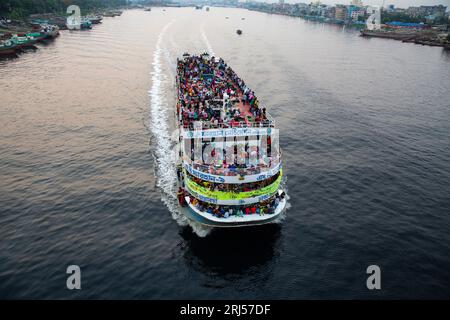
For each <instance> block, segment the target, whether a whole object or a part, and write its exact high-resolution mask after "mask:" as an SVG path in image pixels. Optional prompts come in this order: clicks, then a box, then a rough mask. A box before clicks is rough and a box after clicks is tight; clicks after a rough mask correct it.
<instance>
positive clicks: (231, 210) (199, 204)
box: [191, 191, 286, 218]
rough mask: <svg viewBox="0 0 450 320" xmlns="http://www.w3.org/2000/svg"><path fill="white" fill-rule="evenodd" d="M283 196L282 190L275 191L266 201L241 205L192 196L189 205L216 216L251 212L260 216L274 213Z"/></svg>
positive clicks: (240, 214)
mask: <svg viewBox="0 0 450 320" xmlns="http://www.w3.org/2000/svg"><path fill="white" fill-rule="evenodd" d="M285 197H286V194H285V193H284V191H283V192H282V193H281V194H278V193H277V194H276V196H274V197H273V198H272V199H269V200H267V201H263V202H259V203H255V204H250V205H243V206H219V205H216V204H212V203H208V202H204V201H201V200H198V199H197V198H192V200H191V205H192V206H194V207H195V208H196V209H197V210H199V211H201V212H207V213H210V214H212V215H213V216H215V217H217V218H228V217H231V216H237V217H243V216H245V215H251V214H258V215H261V216H262V215H265V214H274V213H275V210H276V208H277V207H278V205H279V204H280V202H281V201H283V199H284V198H285Z"/></svg>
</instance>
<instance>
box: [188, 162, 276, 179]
mask: <svg viewBox="0 0 450 320" xmlns="http://www.w3.org/2000/svg"><path fill="white" fill-rule="evenodd" d="M185 163H186V164H188V165H189V166H191V167H192V168H194V169H195V170H198V171H201V172H203V173H206V174H213V175H217V176H231V177H232V176H248V175H255V174H263V173H267V172H268V171H270V170H273V169H277V171H278V170H279V169H280V168H281V158H280V157H277V158H276V159H272V160H271V162H270V164H268V165H261V164H257V165H246V166H245V167H232V168H230V167H226V166H224V165H215V164H210V165H206V164H200V163H195V162H193V161H191V159H185Z"/></svg>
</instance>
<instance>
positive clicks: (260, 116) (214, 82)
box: [177, 56, 268, 128]
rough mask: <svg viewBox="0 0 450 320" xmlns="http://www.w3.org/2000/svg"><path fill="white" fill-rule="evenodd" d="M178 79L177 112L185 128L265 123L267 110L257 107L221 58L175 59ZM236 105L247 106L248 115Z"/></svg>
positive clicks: (243, 85)
mask: <svg viewBox="0 0 450 320" xmlns="http://www.w3.org/2000/svg"><path fill="white" fill-rule="evenodd" d="M178 76H179V101H178V104H177V111H178V113H181V120H180V121H181V124H182V125H183V126H184V127H185V128H192V127H193V122H194V121H203V124H204V126H209V127H238V126H243V124H244V125H245V126H247V125H248V126H251V125H252V123H255V124H256V125H259V126H262V125H263V124H267V123H268V119H267V114H266V108H260V106H259V101H258V99H257V97H256V96H255V94H254V92H253V91H252V90H250V89H249V88H248V87H247V85H246V84H245V82H244V81H243V80H242V79H241V78H239V77H238V76H237V75H236V73H235V72H234V71H233V70H232V69H231V68H230V67H229V66H228V65H227V64H226V63H225V62H224V61H223V60H222V59H219V60H218V61H216V59H215V57H212V58H211V59H204V58H203V57H202V56H189V57H187V58H185V59H184V60H178ZM222 100H223V101H224V102H225V106H224V108H223V106H222ZM239 102H242V104H243V105H244V106H247V105H248V106H249V112H250V115H249V114H242V113H241V110H240V109H239V107H237V106H236V104H239ZM217 106H219V107H217ZM249 118H250V119H249Z"/></svg>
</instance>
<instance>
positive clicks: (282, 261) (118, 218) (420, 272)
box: [0, 8, 450, 299]
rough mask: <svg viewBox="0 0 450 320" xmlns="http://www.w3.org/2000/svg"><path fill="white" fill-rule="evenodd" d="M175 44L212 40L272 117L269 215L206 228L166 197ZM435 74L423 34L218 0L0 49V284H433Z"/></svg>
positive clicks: (418, 287) (195, 291)
mask: <svg viewBox="0 0 450 320" xmlns="http://www.w3.org/2000/svg"><path fill="white" fill-rule="evenodd" d="M226 16H229V19H225V17H226ZM242 17H245V18H246V19H245V20H241V18H242ZM236 29H242V30H243V35H242V36H237V35H236ZM186 51H189V52H203V51H210V52H212V53H213V54H216V55H217V56H221V57H223V58H224V59H225V60H226V61H227V62H228V63H229V64H230V65H231V66H232V67H233V68H234V69H235V70H236V72H237V73H238V74H239V75H240V76H241V77H242V78H243V79H244V80H245V81H246V82H247V84H249V85H250V87H252V88H253V89H254V90H255V91H256V93H257V95H258V96H259V98H260V100H261V101H262V103H263V104H265V105H267V106H268V108H269V110H270V112H271V114H272V115H273V117H274V118H275V119H276V121H277V125H278V127H279V128H280V129H281V146H282V148H283V152H284V153H283V160H284V168H285V174H286V177H287V180H286V182H285V183H286V187H287V190H288V194H289V196H290V209H289V210H288V211H287V213H286V215H285V217H284V219H283V221H281V222H280V223H277V224H272V225H267V226H264V227H257V228H250V229H238V230H209V229H204V228H201V227H199V226H196V225H192V226H190V225H188V223H187V221H186V219H185V218H184V216H183V215H182V214H180V212H179V211H178V208H177V206H176V201H175V197H174V196H175V187H174V185H175V179H176V178H175V172H174V165H173V157H172V148H173V141H172V139H171V134H172V130H173V115H174V72H175V59H176V57H177V56H180V55H181V54H183V53H184V52H186ZM449 83H450V54H448V53H447V54H446V53H445V52H444V51H443V50H442V49H440V48H432V47H423V46H417V45H412V44H403V43H401V42H396V41H390V40H383V39H364V38H361V37H358V33H357V32H356V31H353V30H345V29H342V28H341V27H337V26H332V25H322V24H316V23H310V22H305V21H303V20H300V19H296V18H289V17H283V16H276V15H267V14H263V13H257V12H249V11H245V10H239V9H219V8H212V9H211V11H210V12H205V11H199V10H194V9H193V8H183V9H178V8H173V9H166V11H162V9H158V8H155V9H152V11H151V12H144V11H126V12H124V14H123V15H122V16H121V17H116V18H105V19H104V23H103V24H101V25H99V26H95V28H94V29H93V30H91V31H86V32H68V31H64V32H62V34H61V37H60V38H58V39H57V40H56V41H55V42H54V43H52V44H49V45H46V46H40V47H39V50H37V51H36V52H34V53H26V54H23V55H21V56H20V58H19V59H13V60H6V61H0V114H1V116H0V139H1V140H0V141H1V144H0V155H1V156H0V297H1V298H69V299H70V298H150V299H152V298H205V299H208V298H231V299H242V298H250V299H252V298H290V299H293V298H307V299H309V298H346V299H347V298H445V297H446V298H448V297H450V256H449V252H450V199H449V195H450V145H449V136H450V121H449V119H450V92H449ZM70 264H77V265H79V266H80V267H81V270H82V290H81V291H77V292H74V291H69V290H67V289H65V282H66V274H65V270H66V267H67V266H68V265H70ZM371 264H377V265H379V266H380V267H381V269H382V290H381V291H379V292H371V291H368V290H367V289H366V286H365V281H366V276H367V275H366V273H365V271H366V268H367V266H369V265H371Z"/></svg>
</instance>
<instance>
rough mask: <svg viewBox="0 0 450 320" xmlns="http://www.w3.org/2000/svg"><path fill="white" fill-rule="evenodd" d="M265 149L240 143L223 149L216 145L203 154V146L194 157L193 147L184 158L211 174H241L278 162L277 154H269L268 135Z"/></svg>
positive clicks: (256, 172) (271, 166)
mask: <svg viewBox="0 0 450 320" xmlns="http://www.w3.org/2000/svg"><path fill="white" fill-rule="evenodd" d="M267 149H268V152H267V150H266V148H260V147H258V146H249V145H248V144H246V145H245V146H244V144H240V145H235V146H229V147H226V148H223V149H218V148H217V147H216V148H213V149H212V150H211V152H210V154H207V153H206V154H205V151H204V150H205V146H203V148H202V151H203V152H202V153H203V154H202V155H198V157H195V156H194V149H191V157H190V158H189V157H186V158H185V160H187V161H188V162H189V163H191V164H192V166H193V168H194V169H196V170H199V171H202V172H205V173H209V174H213V175H222V176H237V175H241V176H243V175H249V174H259V173H261V172H264V171H267V170H268V169H270V168H273V167H275V166H276V165H277V164H278V163H279V159H280V158H279V157H278V156H274V157H272V156H269V155H270V154H271V151H272V150H271V141H270V137H269V138H268V148H267ZM216 150H217V151H216ZM220 150H221V151H220ZM274 152H275V150H274ZM275 153H276V152H275ZM227 155H228V156H227ZM193 159H197V160H193ZM200 159H202V160H200Z"/></svg>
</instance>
